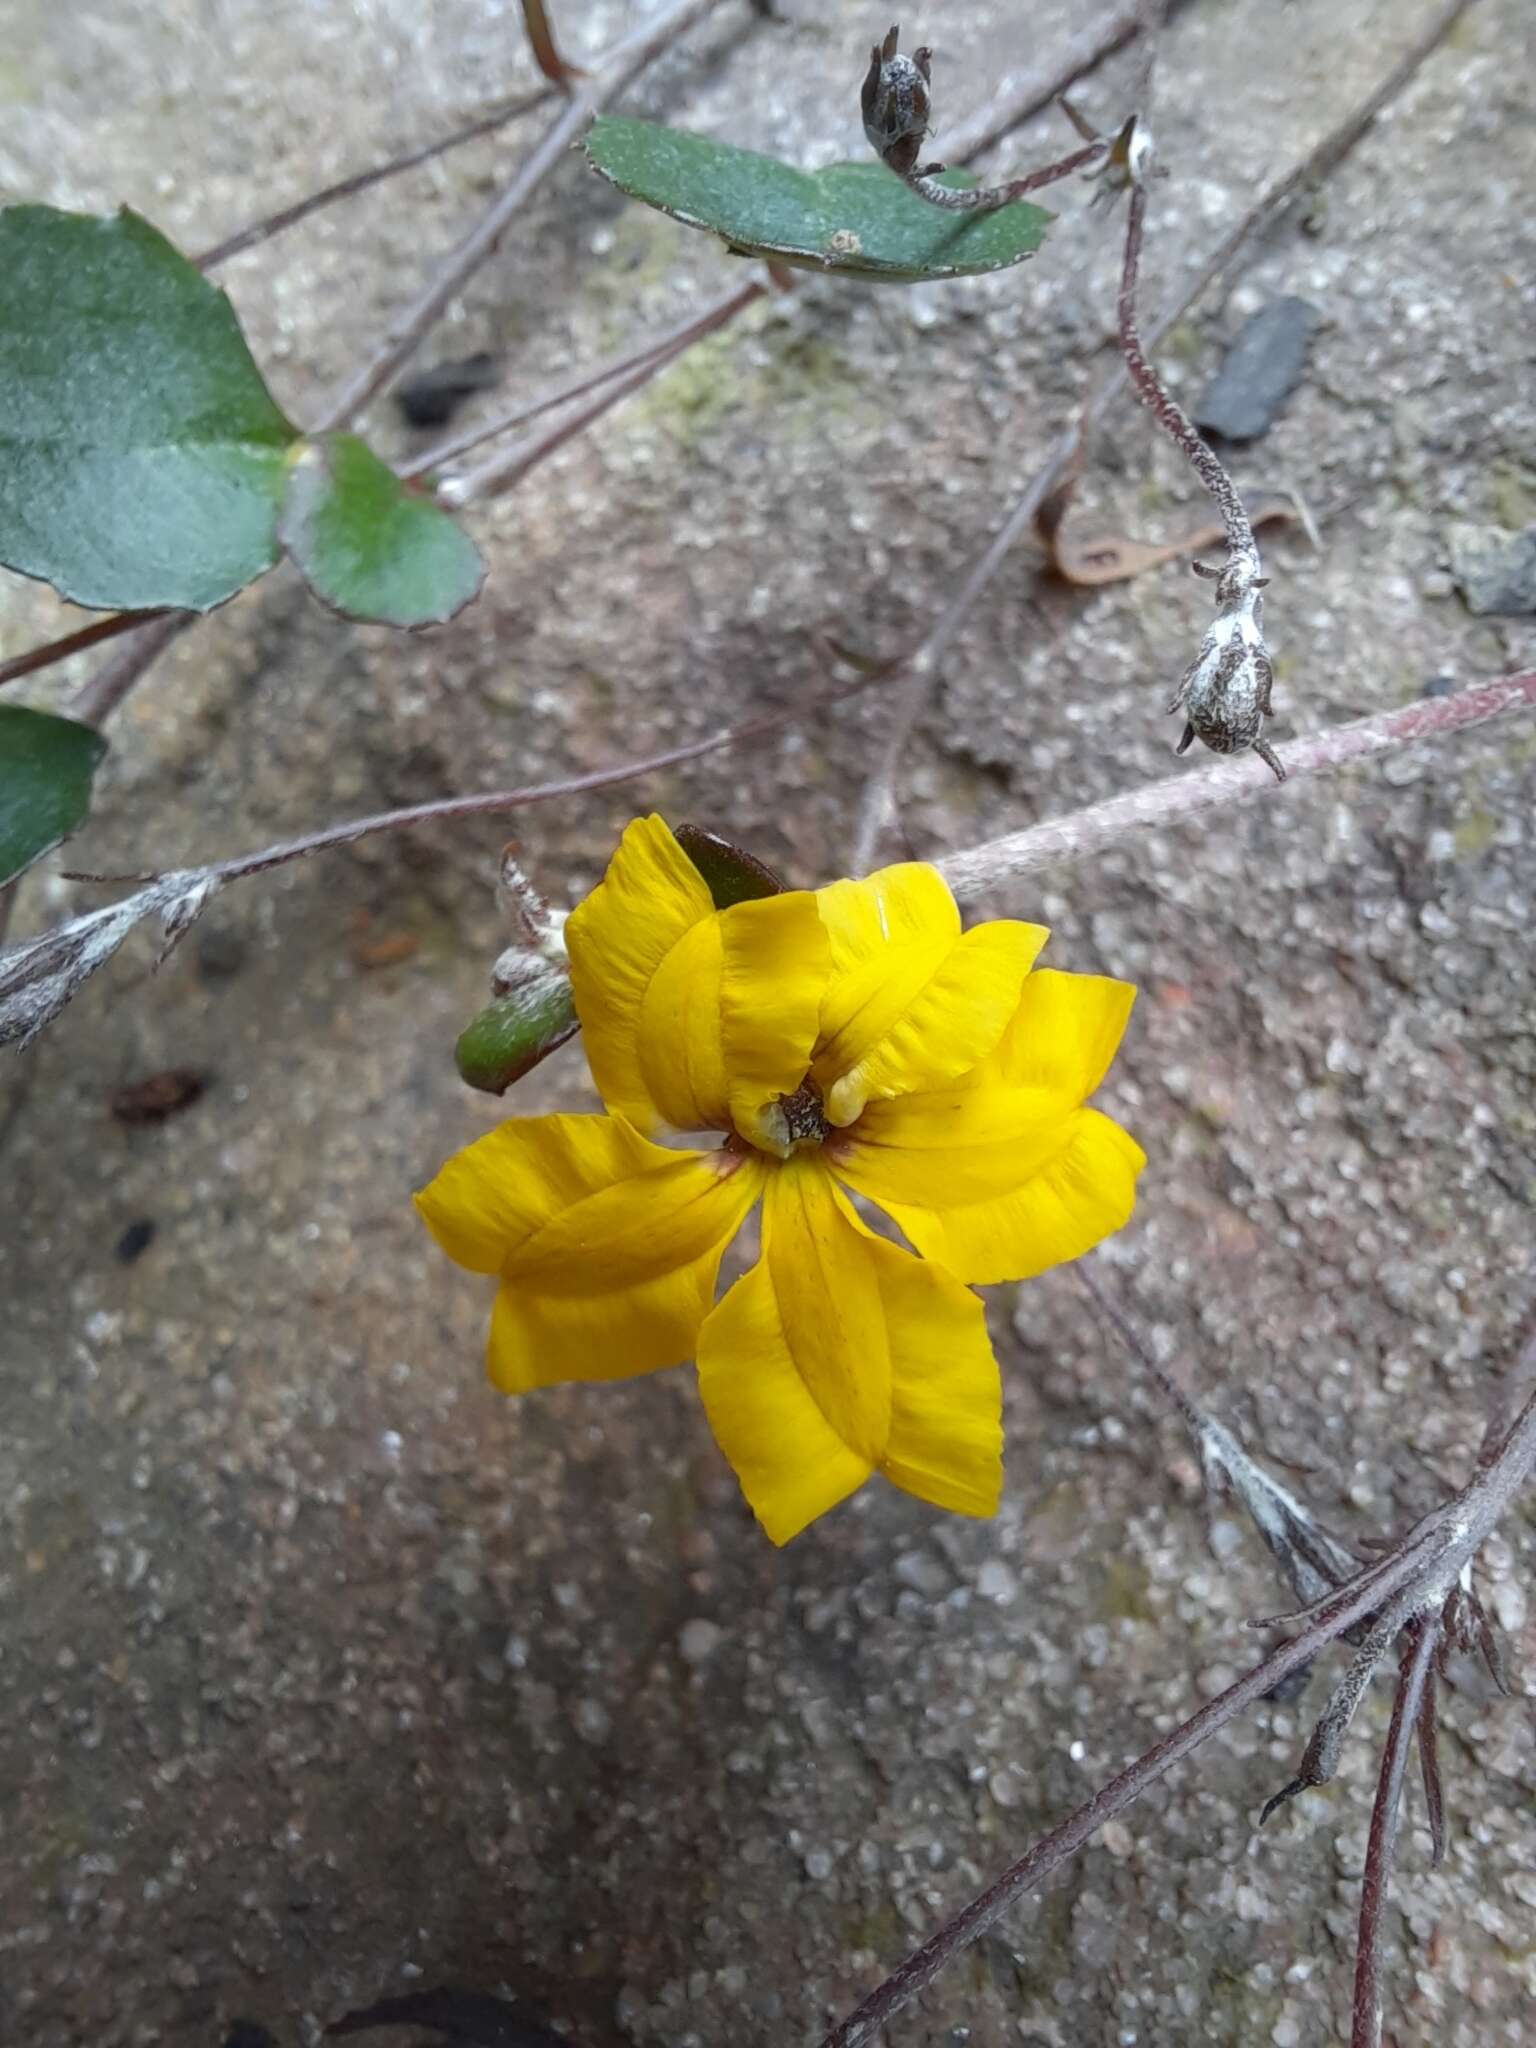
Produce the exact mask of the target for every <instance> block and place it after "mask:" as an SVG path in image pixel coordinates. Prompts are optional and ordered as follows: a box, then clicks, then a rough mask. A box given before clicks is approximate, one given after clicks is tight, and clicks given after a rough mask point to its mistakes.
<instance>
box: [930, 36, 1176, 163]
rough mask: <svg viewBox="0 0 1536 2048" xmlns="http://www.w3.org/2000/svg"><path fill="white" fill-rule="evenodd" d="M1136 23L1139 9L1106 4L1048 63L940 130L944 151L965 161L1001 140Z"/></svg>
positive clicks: (1052, 100)
mask: <svg viewBox="0 0 1536 2048" xmlns="http://www.w3.org/2000/svg"><path fill="white" fill-rule="evenodd" d="M1140 26H1141V14H1140V9H1139V8H1138V7H1135V6H1131V7H1110V8H1107V9H1106V10H1105V12H1104V13H1103V14H1101V15H1099V16H1098V17H1097V18H1096V19H1095V20H1093V21H1090V22H1088V23H1087V24H1086V25H1085V26H1084V27H1082V28H1079V29H1076V30H1075V31H1074V32H1073V33H1072V34H1071V35H1069V36H1068V37H1067V39H1066V41H1065V42H1064V43H1061V44H1058V45H1057V46H1055V47H1054V48H1053V49H1052V51H1051V54H1050V59H1049V61H1048V62H1047V63H1044V64H1037V65H1035V66H1034V68H1033V69H1032V70H1030V71H1027V72H1026V73H1025V74H1024V76H1023V77H1022V78H1021V79H1020V80H1019V81H1018V82H1017V83H1016V84H1011V85H1010V86H1009V87H1008V88H1007V90H1006V91H1005V92H1003V93H1001V94H999V95H998V97H997V98H996V99H993V100H989V101H988V102H987V104H986V105H985V106H984V107H979V108H978V109H977V111H976V112H975V113H974V114H972V115H971V116H970V118H969V119H968V120H965V121H960V122H958V123H956V125H955V126H954V127H953V128H948V129H946V130H945V145H946V146H945V152H944V153H945V155H946V156H947V157H948V158H949V159H950V161H951V162H952V163H957V164H966V163H969V162H970V161H971V159H972V157H976V156H980V155H981V154H982V152H983V151H984V150H988V149H990V148H991V147H992V145H993V144H994V143H995V142H1000V141H1001V140H1002V138H1003V136H1005V135H1006V134H1007V133H1008V131H1009V129H1010V128H1017V127H1018V126H1019V125H1020V124H1021V123H1022V122H1024V121H1027V120H1029V119H1030V118H1031V117H1032V116H1033V115H1035V114H1039V113H1043V112H1044V110H1045V109H1046V108H1047V107H1049V106H1052V105H1054V104H1055V102H1056V101H1057V100H1059V99H1060V98H1061V96H1062V94H1063V93H1065V92H1066V91H1067V90H1068V89H1069V88H1070V87H1071V86H1073V85H1075V84H1076V83H1077V81H1078V80H1079V79H1080V78H1082V77H1083V76H1084V75H1085V73H1087V72H1089V71H1092V70H1093V69H1094V67H1095V66H1096V65H1098V64H1101V63H1102V62H1103V61H1104V59H1105V58H1106V57H1108V56H1111V55H1113V53H1114V52H1115V51H1116V50H1118V49H1119V48H1120V47H1121V45H1122V44H1124V43H1128V42H1129V41H1130V40H1131V38H1132V36H1134V35H1135V34H1136V32H1137V30H1138V29H1139V28H1140Z"/></svg>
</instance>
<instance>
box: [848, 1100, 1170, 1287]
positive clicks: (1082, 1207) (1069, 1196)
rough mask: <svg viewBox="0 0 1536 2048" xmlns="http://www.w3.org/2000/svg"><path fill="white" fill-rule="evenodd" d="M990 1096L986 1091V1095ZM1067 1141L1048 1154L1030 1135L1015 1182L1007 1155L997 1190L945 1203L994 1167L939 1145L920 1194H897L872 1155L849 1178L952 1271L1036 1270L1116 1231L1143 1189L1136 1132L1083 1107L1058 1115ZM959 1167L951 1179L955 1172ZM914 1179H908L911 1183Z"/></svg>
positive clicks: (968, 1274)
mask: <svg viewBox="0 0 1536 2048" xmlns="http://www.w3.org/2000/svg"><path fill="white" fill-rule="evenodd" d="M988 1099H991V1098H990V1095H989V1092H988V1091H985V1090H983V1091H978V1100H980V1101H986V1100H988ZM1047 1128H1054V1129H1055V1130H1056V1132H1057V1133H1058V1134H1059V1142H1058V1144H1057V1145H1056V1147H1055V1149H1054V1150H1053V1151H1051V1152H1050V1154H1049V1156H1047V1157H1045V1158H1043V1159H1042V1158H1041V1157H1040V1156H1039V1153H1038V1150H1034V1149H1031V1148H1030V1147H1029V1146H1028V1145H1024V1146H1021V1148H1020V1154H1019V1158H1020V1166H1021V1168H1022V1172H1021V1173H1020V1174H1019V1176H1018V1178H1017V1179H1016V1182H1015V1185H1014V1186H1012V1187H1011V1188H1008V1187H1005V1186H1003V1185H1001V1183H1002V1182H1003V1180H1004V1179H1005V1178H1006V1169H1005V1165H1004V1163H1003V1161H1001V1160H1000V1161H999V1162H997V1163H996V1165H995V1166H994V1167H993V1169H992V1170H991V1176H992V1178H993V1183H994V1185H996V1186H997V1189H998V1191H997V1192H996V1193H994V1194H992V1195H990V1196H988V1197H987V1198H985V1199H982V1200H973V1201H966V1202H961V1203H960V1204H957V1205H956V1206H954V1207H948V1206H943V1204H944V1203H945V1202H946V1201H947V1196H948V1187H949V1186H950V1185H953V1186H954V1187H955V1188H956V1189H958V1190H961V1191H966V1190H969V1189H974V1188H975V1187H976V1186H978V1185H979V1184H980V1183H981V1182H982V1181H983V1180H984V1179H985V1178H986V1177H987V1173H986V1171H985V1170H984V1168H983V1164H982V1162H980V1160H979V1159H978V1157H977V1156H976V1155H974V1154H973V1155H972V1156H971V1157H970V1158H969V1159H957V1160H955V1161H954V1162H950V1161H947V1160H946V1159H945V1158H944V1156H943V1154H942V1153H939V1152H937V1151H935V1152H932V1153H930V1154H928V1155H927V1156H928V1158H929V1159H930V1160H931V1164H932V1176H933V1177H932V1184H931V1191H930V1192H929V1194H928V1195H927V1197H926V1198H925V1199H923V1200H921V1201H907V1200H899V1199H893V1198H892V1196H891V1195H890V1194H888V1193H886V1192H882V1186H890V1185H893V1184H894V1182H895V1176H894V1175H892V1176H889V1177H888V1178H887V1179H886V1180H885V1181H884V1182H882V1179H881V1176H880V1175H879V1174H877V1173H876V1172H875V1171H873V1170H871V1169H870V1167H869V1159H870V1156H872V1155H865V1156H864V1157H862V1158H861V1159H860V1160H858V1161H856V1162H855V1165H854V1168H853V1170H850V1171H848V1172H847V1173H846V1174H845V1178H846V1179H847V1180H848V1181H849V1183H850V1185H851V1186H853V1187H856V1188H858V1189H860V1191H861V1192H864V1193H867V1194H869V1195H870V1196H871V1198H872V1199H873V1200H875V1201H878V1202H879V1204H880V1206H881V1208H882V1209H884V1210H885V1212H886V1214H887V1215H888V1216H890V1217H892V1218H893V1219H894V1220H895V1221H896V1222H897V1223H898V1224H900V1226H901V1228H902V1230H903V1231H904V1232H905V1233H906V1236H907V1238H908V1240H909V1242H911V1243H912V1244H913V1245H915V1246H916V1247H917V1249H918V1251H920V1252H921V1253H922V1254H923V1256H924V1258H926V1259H935V1260H937V1261H938V1262H939V1263H940V1264H941V1265H944V1266H947V1267H948V1268H949V1270H950V1272H951V1273H954V1274H956V1275H957V1276H958V1277H959V1278H960V1279H962V1280H969V1281H971V1282H972V1283H973V1284H975V1285H978V1286H980V1285H985V1284H987V1283H989V1282H992V1281H997V1280H1029V1279H1032V1278H1033V1277H1034V1275H1035V1274H1036V1273H1043V1272H1044V1271H1045V1270H1046V1269H1047V1267H1049V1266H1059V1265H1062V1264H1064V1263H1065V1262H1066V1261H1067V1260H1068V1259H1076V1258H1080V1257H1081V1256H1082V1254H1083V1253H1084V1252H1086V1251H1088V1250H1090V1249H1091V1247H1092V1246H1094V1245H1096V1244H1098V1243H1099V1241H1100V1240H1101V1239H1102V1238H1106V1237H1109V1236H1111V1235H1112V1234H1113V1233H1114V1232H1115V1231H1117V1230H1119V1229H1120V1228H1121V1226H1122V1225H1123V1224H1124V1223H1125V1222H1126V1221H1127V1220H1128V1219H1129V1217H1130V1213H1131V1210H1132V1208H1133V1206H1134V1204H1135V1199H1136V1176H1137V1174H1138V1173H1140V1171H1141V1169H1142V1167H1143V1166H1145V1165H1146V1163H1147V1162H1146V1155H1145V1154H1144V1153H1143V1152H1142V1149H1141V1147H1140V1146H1139V1145H1138V1144H1137V1143H1136V1141H1135V1139H1134V1138H1132V1137H1130V1136H1129V1135H1128V1134H1127V1133H1126V1132H1125V1131H1122V1130H1121V1128H1120V1126H1119V1125H1118V1124H1116V1123H1112V1122H1111V1121H1110V1119H1109V1118H1108V1117H1107V1116H1103V1115H1101V1114H1100V1113H1099V1111H1098V1110H1096V1109H1077V1110H1072V1111H1070V1112H1068V1114H1067V1115H1066V1116H1065V1117H1064V1118H1062V1119H1061V1120H1060V1121H1059V1122H1057V1123H1056V1124H1055V1125H1054V1126H1047ZM952 1169H953V1172H954V1180H953V1182H952V1183H951V1182H950V1180H949V1176H950V1173H951V1170H952ZM907 1184H908V1185H910V1183H907Z"/></svg>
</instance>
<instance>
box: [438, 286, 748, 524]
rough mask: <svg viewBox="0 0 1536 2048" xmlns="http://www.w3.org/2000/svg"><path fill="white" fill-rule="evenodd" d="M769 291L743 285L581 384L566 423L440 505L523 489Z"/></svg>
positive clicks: (465, 478)
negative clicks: (544, 465) (560, 452)
mask: <svg viewBox="0 0 1536 2048" xmlns="http://www.w3.org/2000/svg"><path fill="white" fill-rule="evenodd" d="M767 290H768V286H767V284H766V283H765V282H764V281H763V280H762V279H760V278H753V279H751V280H750V281H749V282H748V283H746V284H744V285H739V286H738V287H737V288H736V290H735V291H733V292H728V293H726V295H725V296H724V297H723V298H719V299H715V300H713V301H712V302H711V303H710V304H709V305H708V306H706V307H705V308H704V310H703V312H701V313H696V314H695V315H694V316H693V318H692V319H690V320H688V321H686V322H685V323H684V324H683V326H682V327H681V328H679V329H677V330H675V331H674V333H673V334H672V336H671V337H670V338H668V339H666V340H664V341H663V342H662V343H660V344H659V345H658V346H656V347H654V348H651V349H649V350H646V351H645V352H644V353H642V354H639V355H637V356H632V357H631V358H630V359H629V362H628V363H627V364H625V363H623V362H620V363H618V364H616V365H614V366H613V367H612V368H611V369H610V370H609V371H608V372H607V374H606V375H605V376H603V377H602V378H597V377H587V378H585V379H583V380H581V382H580V384H579V386H578V389H577V390H575V391H572V392H570V393H568V394H567V395H568V397H570V398H575V397H577V396H579V395H580V393H581V392H585V393H586V394H588V395H587V396H586V399H585V402H584V403H583V404H580V405H578V406H576V408H575V409H574V410H573V411H571V412H569V413H567V414H566V416H565V417H564V418H563V419H560V420H556V421H554V422H553V423H552V424H551V425H550V426H548V427H546V428H544V429H543V431H542V432H540V433H537V434H531V435H529V436H527V437H526V438H525V439H524V440H522V441H519V442H516V443H515V444H514V445H513V446H512V447H511V448H508V449H504V450H502V451H501V453H499V454H497V455H493V456H491V457H490V458H489V459H488V460H487V461H485V462H482V463H481V464H479V465H478V467H476V468H474V469H471V470H468V471H466V472H465V473H464V475H462V476H454V477H447V478H445V479H444V480H443V481H442V482H441V483H440V484H439V486H438V490H437V497H438V500H439V502H440V503H441V504H443V505H446V506H448V507H449V508H450V509H457V508H458V507H459V506H462V505H470V504H478V503H483V502H484V501H485V500H486V499H487V498H494V497H497V496H499V494H500V493H501V492H503V491H507V490H510V489H511V488H512V486H513V485H514V484H517V483H520V482H521V481H522V479H523V478H524V477H525V476H526V475H527V474H528V472H529V470H530V469H532V468H534V466H535V465H536V464H538V463H540V462H543V461H545V460H546V459H547V458H548V457H549V456H551V455H553V454H554V452H555V450H556V449H557V448H561V447H563V446H564V445H565V443H566V442H567V441H569V440H571V439H573V438H574V436H575V435H577V434H579V433H582V432H583V431H584V430H585V429H586V428H587V427H589V426H590V425H591V424H592V422H593V421H594V420H596V419H599V418H600V417H601V416H602V415H603V414H604V413H605V412H608V411H610V410H611V409H612V407H614V406H615V405H617V404H618V403H619V401H620V400H621V399H624V398H627V397H629V395H630V394H631V393H632V392H635V391H638V390H639V389H640V388H641V386H642V385H644V384H648V383H649V382H650V380H651V379H652V378H653V377H654V376H656V375H657V374H658V373H659V372H660V371H662V370H664V369H666V368H667V367H668V365H669V364H671V363H673V362H675V361H676V360H677V358H678V357H679V356H680V355H682V354H683V352H684V351H685V350H686V349H689V348H692V347H693V346H694V344H695V343H696V342H699V341H702V340H703V339H704V337H705V336H706V335H709V334H713V333H715V332H717V330H718V329H720V328H722V327H724V326H726V325H728V323H729V322H730V321H732V320H734V319H735V317H736V315H737V314H738V313H740V312H742V311H743V310H744V309H745V308H746V307H747V306H750V305H752V304H753V303H754V301H755V300H757V299H760V298H762V297H763V296H764V295H765V293H766V292H767ZM563 402H564V401H563V400H560V399H553V400H551V401H550V405H549V407H548V408H546V406H544V405H540V406H538V407H537V408H536V410H538V411H541V412H542V411H544V410H546V409H552V407H553V406H555V405H558V404H560V403H563Z"/></svg>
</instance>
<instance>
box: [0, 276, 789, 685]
mask: <svg viewBox="0 0 1536 2048" xmlns="http://www.w3.org/2000/svg"><path fill="white" fill-rule="evenodd" d="M762 289H763V288H762V286H761V285H760V284H753V285H750V286H737V288H736V289H735V290H734V291H730V292H724V293H722V294H721V296H720V297H719V298H718V299H712V300H711V301H710V302H709V304H708V305H707V306H705V307H704V308H703V309H702V311H700V312H697V313H690V314H689V316H688V318H687V319H686V320H680V321H679V322H678V323H677V324H676V326H674V327H668V328H666V329H664V330H663V331H662V333H660V334H653V335H651V336H650V337H649V338H648V339H647V340H645V341H643V342H640V343H637V344H636V345H635V346H633V347H631V348H627V349H623V350H621V351H620V352H619V353H618V354H616V355H611V356H608V357H606V358H605V359H604V360H603V361H602V362H600V363H596V364H594V365H593V366H592V367H591V368H590V369H587V370H578V371H577V372H576V373H575V374H574V375H572V376H570V377H564V378H562V379H561V380H560V382H559V383H557V384H551V385H550V386H549V387H548V388H547V389H546V390H544V391H541V392H540V393H539V394H538V396H537V397H535V398H529V399H524V400H523V401H522V402H521V403H520V404H518V405H514V406H513V407H512V408H511V409H510V411H508V412H504V413H499V414H498V415H497V416H496V418H495V419H493V420H487V421H485V422H484V423H483V424H481V425H480V426H477V427H472V428H470V430H469V431H468V432H467V433H463V434H456V435H455V436H454V437H453V439H452V440H450V441H442V442H439V443H438V445H437V446H436V447H435V448H428V449H427V450H426V452H425V453H424V454H422V455H416V456H413V457H412V458H411V460H410V462H409V463H407V464H405V465H404V466H403V467H402V468H400V469H398V470H397V471H396V474H397V475H398V476H401V477H407V478H410V477H419V476H426V475H427V474H429V473H430V472H431V471H433V470H438V469H442V468H443V467H444V465H445V464H446V463H449V462H452V461H454V460H455V459H456V458H457V457H458V456H460V455H467V454H468V453H469V451H470V450H471V449H472V448H478V447H480V446H481V445H482V444H483V443H484V442H486V441H493V440H495V439H496V438H497V436H498V435H501V434H505V433H508V432H510V430H511V429H512V428H513V427H520V426H523V425H525V424H526V423H527V422H528V421H529V420H533V419H537V418H538V417H539V416H540V415H541V414H542V413H546V412H554V411H556V410H557V409H558V408H559V407H560V406H562V405H569V404H570V403H571V401H572V400H573V399H577V398H585V397H586V396H587V394H588V393H589V392H592V391H596V390H598V389H599V388H600V387H601V386H602V385H604V384H611V383H613V382H615V381H617V380H618V379H619V378H621V377H627V376H628V375H629V374H630V373H631V372H632V371H634V370H638V369H640V368H642V367H644V366H645V365H647V364H649V365H652V366H653V367H656V368H659V367H660V366H661V365H662V363H664V362H668V363H669V362H671V361H673V360H674V359H675V358H676V357H677V356H678V355H680V354H681V353H682V351H683V349H684V348H686V347H688V346H690V345H691V344H692V343H693V342H695V341H699V340H702V339H703V337H704V336H705V335H706V334H713V333H714V332H715V331H716V329H717V328H720V327H723V326H724V325H725V324H726V322H727V321H728V320H731V319H733V318H734V317H735V315H736V314H737V313H739V312H740V311H741V310H742V308H743V307H745V306H749V305H751V303H752V301H753V300H754V299H755V298H759V297H761V295H762ZM4 680H5V676H4V671H3V670H0V682H3V681H4Z"/></svg>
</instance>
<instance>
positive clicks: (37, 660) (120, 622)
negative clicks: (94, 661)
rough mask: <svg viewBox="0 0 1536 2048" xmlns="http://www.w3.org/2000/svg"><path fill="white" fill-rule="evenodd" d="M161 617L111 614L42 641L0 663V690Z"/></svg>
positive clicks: (160, 614)
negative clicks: (59, 637)
mask: <svg viewBox="0 0 1536 2048" xmlns="http://www.w3.org/2000/svg"><path fill="white" fill-rule="evenodd" d="M164 617H165V613H164V611H163V610H161V611H151V612H112V613H109V614H108V616H107V617H106V618H103V619H95V620H93V621H92V623H91V624H90V625H89V626H81V627H80V629H79V630H78V631H77V632H74V633H66V634H64V635H63V637H62V638H61V639H58V640H47V641H44V643H43V645H42V646H41V647H29V648H28V649H27V651H26V653H25V654H17V655H14V656H13V657H12V658H11V660H9V661H0V689H3V688H4V686H5V685H6V684H7V683H19V682H20V681H21V679H22V677H23V676H30V675H35V674H36V673H37V671H38V670H39V669H40V668H52V667H53V665H54V663H55V662H58V661H68V660H69V658H70V656H71V655H72V654H84V652H85V651H86V649H87V648H88V647H97V646H99V645H100V644H101V642H102V641H103V640H115V639H116V638H117V636H118V634H119V633H131V632H132V631H133V629H134V627H135V626H147V625H148V624H149V623H150V621H151V620H152V619H163V618H164Z"/></svg>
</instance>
